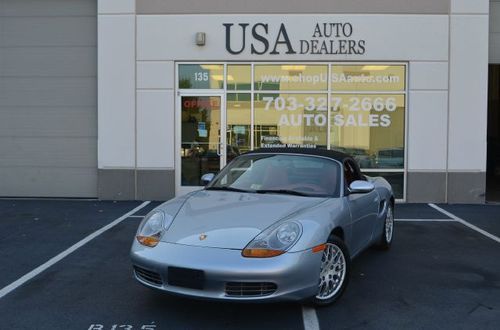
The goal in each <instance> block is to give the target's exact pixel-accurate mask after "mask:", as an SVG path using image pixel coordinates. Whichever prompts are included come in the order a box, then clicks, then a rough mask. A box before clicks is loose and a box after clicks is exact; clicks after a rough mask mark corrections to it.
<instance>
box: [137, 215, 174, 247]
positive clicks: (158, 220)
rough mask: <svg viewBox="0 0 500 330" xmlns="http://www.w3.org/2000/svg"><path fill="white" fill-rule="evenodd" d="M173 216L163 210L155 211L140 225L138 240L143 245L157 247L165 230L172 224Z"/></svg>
mask: <svg viewBox="0 0 500 330" xmlns="http://www.w3.org/2000/svg"><path fill="white" fill-rule="evenodd" d="M172 220H173V217H172V216H171V215H168V214H165V213H164V212H163V211H155V212H153V213H151V214H149V215H148V216H147V217H146V218H145V219H144V220H143V221H142V222H141V224H140V225H139V229H138V230H137V235H136V238H137V241H138V242H139V243H141V244H142V245H146V246H149V247H155V246H156V245H157V244H158V243H159V242H160V238H161V236H162V235H163V232H164V231H165V230H166V229H168V227H170V225H171V224H172Z"/></svg>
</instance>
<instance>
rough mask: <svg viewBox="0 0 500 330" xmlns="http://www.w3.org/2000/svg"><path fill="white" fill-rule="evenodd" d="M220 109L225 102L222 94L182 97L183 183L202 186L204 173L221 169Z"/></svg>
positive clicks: (184, 184)
mask: <svg viewBox="0 0 500 330" xmlns="http://www.w3.org/2000/svg"><path fill="white" fill-rule="evenodd" d="M220 112H221V102H220V97H218V96H183V97H182V98H181V116H182V123H181V125H182V128H181V132H182V133H181V134H182V144H181V181H182V185H183V186H199V185H200V179H201V176H202V175H203V174H205V173H217V172H218V171H219V169H220V157H219V155H218V149H219V136H218V134H219V130H220Z"/></svg>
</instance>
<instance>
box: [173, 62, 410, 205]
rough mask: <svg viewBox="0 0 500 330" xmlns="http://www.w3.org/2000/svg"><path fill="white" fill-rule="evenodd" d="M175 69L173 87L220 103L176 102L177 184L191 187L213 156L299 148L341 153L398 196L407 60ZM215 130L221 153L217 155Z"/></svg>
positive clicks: (402, 174)
mask: <svg viewBox="0 0 500 330" xmlns="http://www.w3.org/2000/svg"><path fill="white" fill-rule="evenodd" d="M178 72H179V88H180V89H199V90H205V93H208V94H213V93H217V94H219V95H221V96H222V95H225V100H226V102H225V105H224V106H223V107H219V106H217V105H216V101H214V100H220V97H219V98H214V99H213V100H212V98H211V97H206V96H205V97H201V98H200V97H198V101H196V102H194V101H193V100H191V101H192V102H191V104H195V105H196V107H195V108H190V107H189V104H188V103H186V104H187V105H185V104H184V103H183V106H182V114H183V124H182V125H183V126H182V131H183V133H182V136H183V142H182V143H183V148H182V150H183V156H182V157H183V168H182V175H183V177H182V180H183V184H186V185H197V184H198V183H197V182H198V181H199V178H200V175H201V174H203V173H204V172H206V171H208V170H210V171H215V170H216V169H217V166H218V163H219V161H220V163H221V165H222V166H223V165H224V164H223V163H224V162H225V160H227V161H230V160H231V159H233V158H234V157H235V156H236V155H238V154H240V153H243V152H246V151H249V150H252V149H257V148H266V147H299V146H300V147H306V148H325V149H333V150H339V151H343V152H346V153H348V154H350V155H352V156H353V157H354V159H355V160H356V161H357V162H358V164H359V165H360V167H361V169H362V171H363V172H364V173H365V174H366V175H369V176H378V175H381V176H384V177H385V178H386V179H388V180H389V181H390V182H391V184H392V185H393V188H394V191H395V193H396V196H397V197H398V198H404V181H405V180H404V178H405V115H406V97H407V95H406V88H407V86H406V80H407V77H406V65H404V64H381V63H355V64H342V63H331V64H328V63H326V64H323V63H317V64H316V63H315V64H311V63H280V64H260V63H254V64H253V65H252V64H248V63H230V64H229V63H228V64H226V65H221V64H180V65H179V70H178ZM224 73H225V75H224ZM210 89H224V91H213V92H212V91H208V90H210ZM222 93H224V94H222ZM192 94H193V91H190V92H189V94H188V96H187V97H188V99H186V100H189V97H192V96H190V95H192ZM202 95H203V94H202ZM195 98H196V97H195ZM207 100H211V101H210V102H208V103H207ZM209 103H210V107H207V106H206V104H209ZM205 117H206V118H205ZM219 122H224V123H225V125H224V126H220V127H219V126H218V125H219ZM185 131H186V132H185ZM200 134H201V135H200ZM221 134H225V137H226V142H227V143H226V150H225V156H226V157H222V158H219V157H218V155H219V154H220V145H219V144H220V137H221ZM188 135H189V136H188ZM217 148H219V149H217ZM195 156H196V157H199V159H198V158H196V157H195ZM193 157H194V158H193Z"/></svg>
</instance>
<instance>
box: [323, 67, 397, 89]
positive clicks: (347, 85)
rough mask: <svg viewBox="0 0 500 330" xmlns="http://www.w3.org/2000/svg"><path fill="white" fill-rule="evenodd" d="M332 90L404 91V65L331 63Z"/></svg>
mask: <svg viewBox="0 0 500 330" xmlns="http://www.w3.org/2000/svg"><path fill="white" fill-rule="evenodd" d="M331 79H332V90H333V91H358V92H361V91H380V92H382V91H404V90H405V83H406V78H405V66H404V65H373V64H365V65H337V64H334V65H332V73H331Z"/></svg>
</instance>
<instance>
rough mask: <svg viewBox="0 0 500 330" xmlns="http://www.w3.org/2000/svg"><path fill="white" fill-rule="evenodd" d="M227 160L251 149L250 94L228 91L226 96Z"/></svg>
mask: <svg viewBox="0 0 500 330" xmlns="http://www.w3.org/2000/svg"><path fill="white" fill-rule="evenodd" d="M226 102H227V106H226V111H227V114H226V118H227V145H228V151H227V160H228V161H230V160H231V159H232V158H234V157H235V156H236V155H238V154H239V153H242V152H247V151H250V149H251V141H250V135H251V131H250V129H251V107H252V106H251V95H250V93H237V94H236V93H234V94H233V93H228V94H227V97H226Z"/></svg>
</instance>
